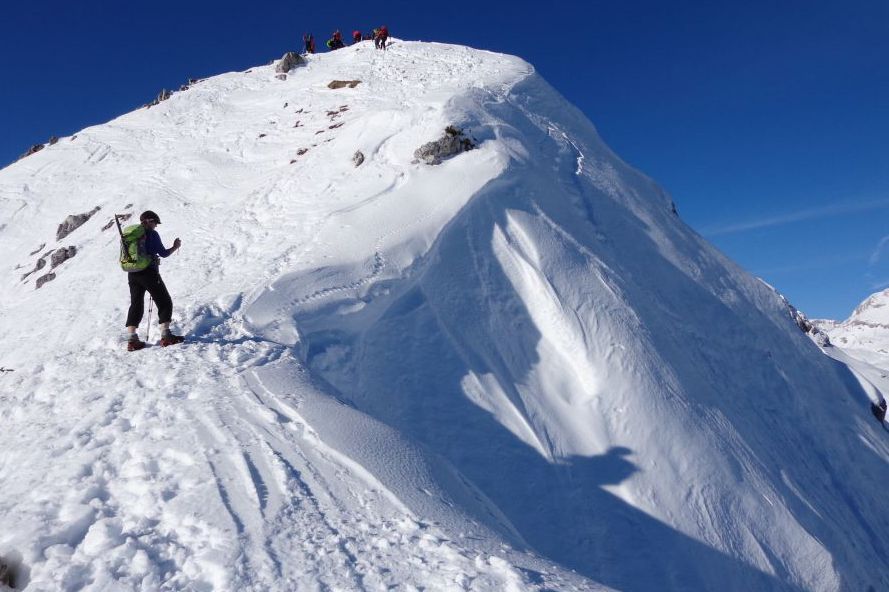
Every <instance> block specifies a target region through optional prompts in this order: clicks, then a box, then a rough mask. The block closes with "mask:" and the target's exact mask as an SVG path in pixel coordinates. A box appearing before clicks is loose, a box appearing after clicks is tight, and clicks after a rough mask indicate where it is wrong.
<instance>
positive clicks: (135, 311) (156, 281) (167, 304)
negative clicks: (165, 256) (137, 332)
mask: <svg viewBox="0 0 889 592" xmlns="http://www.w3.org/2000/svg"><path fill="white" fill-rule="evenodd" d="M127 275H128V276H129V278H128V281H129V284H130V310H129V312H128V313H127V327H138V326H139V323H140V322H141V321H142V314H143V311H144V308H145V292H148V293H149V294H151V297H152V298H153V299H154V304H155V305H156V306H157V322H158V323H169V322H170V319H171V318H172V317H173V299H172V298H170V293H169V292H167V287H166V286H165V285H164V280H162V279H161V274H160V271H158V269H157V268H156V267H154V266H151V267H149V268H148V269H144V270H142V271H135V272H133V273H130V274H127Z"/></svg>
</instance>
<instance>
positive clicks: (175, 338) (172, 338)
mask: <svg viewBox="0 0 889 592" xmlns="http://www.w3.org/2000/svg"><path fill="white" fill-rule="evenodd" d="M183 341H185V338H184V337H182V336H181V335H173V334H172V333H165V334H164V335H161V346H163V347H167V346H168V345H176V344H177V343H182V342H183Z"/></svg>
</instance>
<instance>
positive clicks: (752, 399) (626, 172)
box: [0, 41, 889, 590]
mask: <svg viewBox="0 0 889 592" xmlns="http://www.w3.org/2000/svg"><path fill="white" fill-rule="evenodd" d="M332 80H360V81H361V82H360V84H358V85H357V86H356V87H354V88H348V87H346V88H341V89H330V88H328V86H327V85H328V83H329V82H330V81H332ZM448 125H456V126H458V127H461V128H463V129H466V130H468V131H469V133H470V134H471V135H472V136H473V137H474V138H475V139H476V140H478V142H479V147H478V148H477V149H476V150H472V151H470V152H466V153H463V154H460V155H458V156H456V157H454V158H452V159H449V160H446V161H445V162H444V163H443V164H441V165H438V166H429V165H425V164H421V163H417V162H415V160H414V156H413V152H414V150H415V149H416V148H418V147H419V146H420V145H421V144H423V143H425V142H428V141H430V140H435V139H437V138H438V137H440V136H441V134H442V133H443V130H444V128H445V127H446V126H448ZM356 151H361V152H362V154H363V155H364V156H365V160H364V162H363V163H362V164H361V165H360V166H357V167H356V166H355V164H354V162H353V155H354V154H355V152H356ZM95 206H99V207H100V208H101V209H100V210H99V212H98V213H97V214H95V215H94V216H93V217H92V218H90V220H89V221H88V222H86V223H85V224H84V225H83V226H81V227H80V228H78V229H77V230H75V231H74V232H73V233H72V234H71V235H70V236H68V237H66V238H64V239H62V240H61V241H56V240H55V231H56V227H57V225H58V224H59V223H60V222H62V220H63V219H64V218H65V217H66V216H68V215H69V214H79V213H83V212H88V211H90V210H92V209H93V208H94V207H95ZM147 208H151V209H153V210H154V211H156V212H158V213H159V214H160V216H161V219H162V220H163V222H164V223H163V224H162V225H161V226H160V227H159V231H160V233H161V236H162V237H163V238H164V240H165V241H166V242H167V244H169V243H171V242H172V239H173V238H174V237H175V236H180V237H182V240H183V248H182V250H181V251H180V254H177V255H174V256H173V257H172V258H169V259H167V260H165V261H163V264H162V273H163V275H164V278H165V280H166V283H167V285H168V286H169V288H170V291H171V293H172V295H173V298H174V302H175V306H176V313H175V316H174V318H175V319H176V320H177V322H178V326H179V327H180V328H181V329H182V330H183V331H185V332H186V333H187V334H188V335H189V336H190V341H189V343H187V344H186V345H184V346H183V347H180V348H175V349H173V348H167V349H161V348H160V347H152V348H149V349H147V350H144V351H142V352H138V353H127V352H125V351H124V348H123V342H122V332H121V333H119V332H118V331H117V330H116V329H115V328H116V327H117V328H119V329H120V330H121V331H122V327H120V325H122V323H123V318H124V316H125V312H126V306H127V304H128V302H127V290H126V284H125V277H124V275H123V274H122V272H120V271H119V270H117V269H116V254H117V243H118V240H117V236H116V234H115V232H116V231H115V230H114V229H113V228H109V229H107V230H102V228H103V226H105V224H106V223H107V222H108V221H109V220H110V216H111V214H112V213H113V212H118V213H121V212H132V213H135V214H136V215H138V212H139V211H141V210H143V209H147ZM67 246H75V247H76V249H77V254H76V256H75V257H74V258H73V259H70V260H68V261H65V262H63V263H61V264H60V265H59V266H58V267H57V268H56V269H55V270H54V272H55V273H56V277H55V279H53V280H52V281H50V282H48V283H46V284H45V285H44V286H43V287H42V288H40V289H39V290H35V288H34V287H35V279H36V278H37V277H38V276H40V275H43V274H44V273H46V271H47V268H44V269H41V270H39V271H37V272H36V273H34V274H32V275H30V276H28V277H27V278H26V279H24V280H22V279H21V278H22V275H23V274H25V273H27V272H29V271H31V270H32V269H33V268H34V267H35V264H36V262H37V260H38V259H39V258H40V257H41V256H42V255H44V254H45V253H47V251H50V250H55V249H59V248H62V247H67ZM0 249H2V252H3V253H5V254H6V257H5V258H4V262H3V265H4V266H5V267H6V273H4V274H3V278H4V279H3V281H2V282H0V302H2V307H0V365H2V366H3V368H4V369H12V370H13V371H12V372H3V373H0V410H2V414H3V417H4V418H5V421H4V427H5V428H6V429H5V430H4V432H3V435H2V436H0V437H2V439H3V446H2V448H0V480H2V481H0V482H2V483H3V488H2V489H0V522H2V524H3V525H4V527H3V529H2V530H0V557H3V558H5V559H6V560H7V561H10V562H11V563H13V564H14V565H16V566H17V570H18V573H19V574H20V579H21V580H22V581H26V582H28V583H29V589H35V590H43V589H64V590H77V589H91V590H109V589H120V590H129V589H134V590H135V589H212V590H235V589H237V590H242V589H255V590H269V589H272V590H276V589H277V590H290V589H300V590H312V589H337V590H339V589H343V590H345V589H350V590H351V589H371V590H375V589H384V588H387V587H389V586H396V587H401V588H403V589H414V588H419V587H427V588H429V589H456V590H495V589H496V590H508V589H514V590H519V589H521V590H526V589H531V590H533V589H539V590H545V589H560V590H561V589H564V590H572V589H594V590H596V589H605V588H613V589H621V590H652V589H658V590H701V589H721V590H751V589H757V590H766V589H774V590H800V589H806V590H846V589H856V590H859V589H861V590H866V589H868V587H869V586H870V587H872V588H873V589H874V590H879V589H884V588H886V587H889V576H887V575H886V574H885V573H883V572H881V571H880V570H879V569H874V568H873V566H875V565H880V564H881V562H882V557H885V554H886V550H887V547H889V518H887V517H886V515H885V513H884V512H881V503H880V502H881V501H882V499H881V497H882V494H883V493H884V492H885V486H886V484H887V483H889V464H887V461H889V445H887V440H886V439H885V435H886V434H885V432H883V431H882V430H880V427H879V426H877V425H876V422H874V421H873V418H872V417H870V414H869V411H868V408H867V401H868V398H869V397H871V398H873V397H875V396H878V395H879V389H878V388H877V387H874V388H875V389H877V390H871V391H869V390H868V389H866V388H864V387H863V386H862V384H861V382H860V381H858V380H856V379H855V378H854V376H853V375H852V374H851V371H850V370H849V368H848V366H846V365H844V364H841V363H838V362H836V361H834V360H832V359H830V358H829V357H827V356H824V355H823V354H822V353H821V351H820V350H819V349H818V347H817V346H815V345H814V344H813V343H812V342H811V341H810V340H809V339H808V338H807V337H806V336H805V335H804V334H803V333H802V332H801V331H800V330H799V329H798V328H797V326H796V325H795V323H794V322H793V320H792V319H791V317H790V314H789V312H788V309H787V306H786V304H784V302H783V301H782V300H781V298H780V297H779V296H778V295H777V294H776V293H775V292H774V291H773V290H771V289H770V288H768V287H767V286H765V285H764V284H762V283H761V282H759V281H758V280H756V279H755V278H753V277H751V276H749V275H748V274H747V273H746V272H744V271H743V270H741V269H739V268H738V267H737V266H736V265H734V264H733V263H732V262H730V261H728V260H727V259H726V258H725V257H723V256H722V255H721V254H720V253H718V252H717V251H716V250H715V249H714V248H713V247H712V246H710V245H709V244H707V243H706V242H705V241H703V239H701V238H700V237H699V236H698V235H697V234H696V233H694V232H693V231H692V230H691V229H689V228H688V227H687V226H685V225H684V223H683V222H682V221H681V220H680V219H679V218H678V217H677V216H676V215H675V212H674V210H673V208H672V203H671V201H670V199H669V197H668V196H667V195H665V194H664V192H663V191H662V190H661V189H660V188H658V187H657V185H656V184H654V183H653V182H652V181H651V180H650V179H648V178H647V177H645V176H644V175H642V174H640V173H638V172H637V171H635V170H633V169H631V168H630V167H628V166H627V165H626V164H625V163H623V162H622V161H621V160H620V159H619V158H618V157H616V156H615V155H614V154H613V153H612V152H611V151H610V150H609V149H608V148H607V147H606V146H605V145H604V144H603V143H602V141H601V139H600V138H599V137H598V135H597V134H596V132H595V129H594V128H593V126H592V124H590V122H589V121H588V120H587V119H586V118H585V117H584V116H583V114H581V113H580V112H579V111H577V110H576V109H575V108H573V107H572V106H571V105H569V104H567V103H566V102H565V101H564V99H563V98H562V97H560V96H559V95H558V93H557V92H555V91H554V90H553V89H552V88H551V87H549V86H548V85H547V84H546V82H545V81H544V80H542V79H541V78H540V77H539V76H538V75H537V74H536V73H535V72H534V70H533V68H532V67H531V66H529V65H528V64H527V63H525V62H523V61H522V60H520V59H517V58H513V57H509V56H503V55H498V54H492V53H489V52H482V51H476V50H472V49H469V48H465V47H459V46H448V45H441V44H430V43H415V42H401V41H396V43H395V44H394V45H393V46H392V47H391V49H390V50H389V51H387V52H385V53H384V52H378V51H375V50H374V49H373V47H372V45H370V44H368V43H362V44H359V45H358V46H355V47H351V48H348V49H346V50H340V51H337V52H334V53H330V54H324V55H317V56H310V57H309V60H308V65H307V66H305V67H301V68H298V69H296V70H294V71H292V72H291V73H290V74H289V76H288V77H287V79H286V80H283V81H282V80H278V79H277V78H276V77H275V73H274V68H273V67H271V66H265V67H258V68H254V69H252V70H251V71H248V72H236V73H229V74H224V75H221V76H216V77H213V78H211V79H207V80H204V81H201V82H199V83H198V84H196V85H195V86H193V87H192V88H190V89H189V90H187V91H184V92H180V93H176V94H174V95H173V96H172V98H170V99H169V100H167V101H165V102H163V103H161V104H159V105H158V106H155V107H152V108H151V109H140V110H137V111H134V112H133V113H130V114H127V115H124V116H122V117H120V118H118V119H115V120H113V121H111V122H109V123H108V124H105V125H101V126H96V127H93V128H88V129H86V130H83V131H82V132H80V133H78V134H77V135H76V136H75V137H72V138H63V139H62V140H61V141H60V142H59V143H58V144H56V145H54V146H51V147H48V148H47V149H45V150H44V151H42V152H40V153H37V154H35V155H33V156H31V157H28V158H26V159H24V160H22V161H20V162H18V163H15V164H13V165H11V166H9V167H7V168H6V169H4V170H3V171H0ZM47 260H48V258H47ZM47 267H48V266H47ZM143 326H144V325H143ZM152 331H153V336H152V338H153V339H155V338H156V337H157V331H156V327H153V328H152ZM142 334H143V336H144V329H143V333H142Z"/></svg>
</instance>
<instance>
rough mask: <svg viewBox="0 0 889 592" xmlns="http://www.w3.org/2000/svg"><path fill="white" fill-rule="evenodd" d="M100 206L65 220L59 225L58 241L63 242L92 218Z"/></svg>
mask: <svg viewBox="0 0 889 592" xmlns="http://www.w3.org/2000/svg"><path fill="white" fill-rule="evenodd" d="M99 209H100V208H99V206H96V207H94V208H93V209H92V210H91V211H89V212H86V213H84V214H72V215H70V216H68V217H67V218H65V220H64V222H62V223H61V224H59V228H58V229H57V230H56V240H62V239H63V238H65V237H66V236H68V235H69V234H71V233H72V232H74V231H75V230H77V229H78V228H80V227H81V226H83V224H84V223H85V222H86V221H87V220H89V219H90V218H92V216H93V214H95V213H96V212H98V211H99Z"/></svg>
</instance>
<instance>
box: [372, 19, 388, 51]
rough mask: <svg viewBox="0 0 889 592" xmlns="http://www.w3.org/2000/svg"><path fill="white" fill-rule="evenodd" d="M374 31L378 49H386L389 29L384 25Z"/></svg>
mask: <svg viewBox="0 0 889 592" xmlns="http://www.w3.org/2000/svg"><path fill="white" fill-rule="evenodd" d="M374 31H375V33H374V45H375V46H376V48H377V49H386V42H387V41H388V40H389V27H387V26H386V25H383V26H382V27H380V28H379V29H374Z"/></svg>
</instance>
